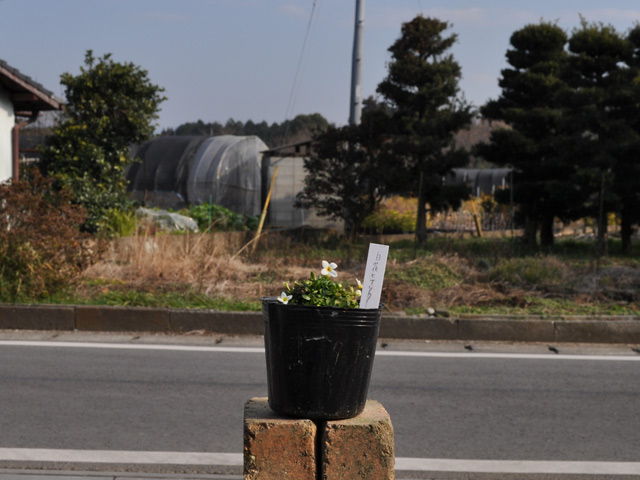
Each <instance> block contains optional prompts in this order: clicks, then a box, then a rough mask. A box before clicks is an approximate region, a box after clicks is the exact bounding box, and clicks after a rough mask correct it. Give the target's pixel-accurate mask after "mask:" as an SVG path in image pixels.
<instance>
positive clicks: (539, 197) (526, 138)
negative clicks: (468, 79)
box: [476, 22, 576, 245]
mask: <svg viewBox="0 0 640 480" xmlns="http://www.w3.org/2000/svg"><path fill="white" fill-rule="evenodd" d="M510 43H511V47H512V48H511V49H509V50H508V51H507V53H506V57H507V61H508V63H509V65H510V67H509V68H506V69H504V70H502V77H501V78H500V80H499V85H500V87H501V89H502V93H501V95H500V97H499V98H498V99H497V100H492V101H489V102H488V103H487V104H486V105H485V106H484V107H482V109H481V112H482V114H483V115H484V116H485V117H486V118H488V119H490V120H502V121H504V122H505V123H506V124H507V126H508V128H503V129H498V130H495V131H493V132H492V133H491V141H490V143H489V144H480V145H479V146H478V147H477V148H476V153H477V154H478V155H480V156H482V157H483V158H485V159H486V160H488V161H490V162H492V163H494V164H496V165H501V166H509V167H512V168H513V170H514V172H513V177H512V179H513V181H512V185H511V186H510V187H509V188H510V189H511V188H512V189H513V190H512V191H511V192H502V195H500V196H499V198H500V199H501V200H502V201H504V202H506V201H509V200H510V198H511V197H512V198H513V201H514V203H515V204H516V205H517V206H518V212H519V215H520V216H521V217H522V220H524V224H525V240H526V242H527V243H528V244H530V245H536V243H537V240H536V235H537V231H538V228H540V231H541V235H540V236H541V242H542V244H543V245H550V244H552V243H553V238H554V237H553V224H554V218H555V217H556V216H565V217H567V216H568V215H569V213H570V211H571V208H570V204H571V202H572V201H576V200H575V199H572V196H573V191H574V189H573V187H572V185H571V183H570V182H571V179H572V177H573V173H574V168H573V161H572V159H570V158H566V157H565V158H563V157H562V156H561V155H559V152H561V151H562V148H563V147H562V143H563V138H562V137H561V136H560V135H559V129H560V122H561V119H562V110H561V108H560V106H559V105H558V102H557V97H558V94H559V92H561V91H563V90H564V89H565V85H564V83H563V82H562V80H561V79H560V75H561V70H562V68H563V67H564V65H565V62H566V58H567V55H566V52H565V45H566V43H567V35H566V33H565V32H564V31H563V30H562V29H561V28H560V27H558V26H557V25H555V24H552V23H544V22H541V23H540V24H532V25H527V26H525V27H524V28H522V29H520V30H517V31H516V32H514V33H513V35H512V36H511V39H510Z"/></svg>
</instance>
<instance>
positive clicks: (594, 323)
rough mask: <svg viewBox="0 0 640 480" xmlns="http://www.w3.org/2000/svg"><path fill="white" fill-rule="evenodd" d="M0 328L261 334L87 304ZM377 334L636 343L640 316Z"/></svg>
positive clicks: (486, 322)
mask: <svg viewBox="0 0 640 480" xmlns="http://www.w3.org/2000/svg"><path fill="white" fill-rule="evenodd" d="M0 330H60V331H74V330H78V331H87V332H174V333H185V332H190V331H194V330H202V331H205V332H213V333H219V334H226V335H262V334H263V331H264V329H263V319H262V313H261V312H220V311H217V310H186V309H168V308H144V307H108V306H86V305H77V306H73V305H11V304H2V305H0ZM380 338H389V339H398V340H399V339H415V340H460V341H469V342H471V341H503V342H532V343H605V344H606V343H611V344H640V317H632V316H609V315H607V316H605V315H603V316H593V317H585V316H557V317H542V316H502V315H463V316H460V317H450V318H444V317H413V316H404V315H383V316H382V322H381V325H380Z"/></svg>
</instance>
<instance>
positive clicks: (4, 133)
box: [0, 86, 15, 182]
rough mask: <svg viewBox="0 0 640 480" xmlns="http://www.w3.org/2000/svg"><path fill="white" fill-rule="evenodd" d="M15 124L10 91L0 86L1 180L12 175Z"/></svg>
mask: <svg viewBox="0 0 640 480" xmlns="http://www.w3.org/2000/svg"><path fill="white" fill-rule="evenodd" d="M14 125H15V116H14V114H13V104H12V103H11V99H10V97H9V92H7V91H6V90H5V89H3V88H2V86H0V182H4V181H5V180H8V179H10V178H11V176H12V173H13V172H12V169H13V156H12V148H11V143H12V129H13V126H14Z"/></svg>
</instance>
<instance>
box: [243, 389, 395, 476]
mask: <svg viewBox="0 0 640 480" xmlns="http://www.w3.org/2000/svg"><path fill="white" fill-rule="evenodd" d="M394 459H395V448H394V440H393V426H392V424H391V418H390V417H389V414H388V413H387V411H386V410H385V409H384V407H383V406H382V405H381V404H380V403H379V402H377V401H375V400H368V401H367V404H366V406H365V409H364V411H363V412H362V413H361V414H360V415H358V416H357V417H354V418H349V419H346V420H331V421H326V422H313V421H311V420H307V419H296V418H291V417H287V416H284V415H280V414H278V413H276V412H274V411H272V410H271V409H270V408H269V404H268V401H267V398H265V397H256V398H252V399H251V400H249V401H248V402H247V403H246V404H245V410H244V479H245V480H276V479H277V480H286V479H292V480H294V479H295V480H307V479H308V480H317V479H318V478H320V479H323V480H333V479H344V480H350V479H354V480H355V479H358V480H361V479H370V480H373V479H375V480H393V479H394V478H395V471H394V466H395V460H394Z"/></svg>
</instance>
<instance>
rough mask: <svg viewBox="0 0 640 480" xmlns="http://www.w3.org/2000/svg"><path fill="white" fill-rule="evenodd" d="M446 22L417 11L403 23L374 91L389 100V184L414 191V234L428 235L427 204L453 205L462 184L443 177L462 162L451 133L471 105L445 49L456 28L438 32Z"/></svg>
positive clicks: (434, 207) (464, 193)
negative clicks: (452, 183) (449, 183)
mask: <svg viewBox="0 0 640 480" xmlns="http://www.w3.org/2000/svg"><path fill="white" fill-rule="evenodd" d="M447 28H449V24H448V23H447V22H442V21H440V20H437V19H434V18H425V17H423V16H421V15H420V16H418V17H416V18H415V19H413V20H412V21H410V22H408V23H405V24H403V26H402V32H401V36H400V38H398V40H396V42H395V43H394V44H393V45H392V46H391V47H390V48H389V52H391V57H392V59H391V61H390V62H389V64H388V75H387V77H386V78H385V79H384V80H383V81H382V82H381V83H380V84H379V85H378V89H377V91H378V93H380V94H381V95H382V97H383V98H384V100H385V101H386V102H387V103H388V104H389V107H390V109H391V111H392V112H393V113H392V120H393V122H392V125H393V128H392V129H390V130H389V131H388V132H386V133H387V135H388V136H389V138H390V139H391V148H392V150H393V152H394V157H393V161H392V162H391V163H390V164H389V165H388V167H389V168H388V169H387V181H388V187H389V188H390V189H391V190H394V191H396V192H398V193H401V194H412V195H416V196H419V197H420V198H419V199H418V219H417V225H416V235H417V238H418V241H419V243H420V244H424V243H425V242H426V238H427V230H426V207H427V203H428V204H429V208H430V210H431V212H437V211H443V210H447V209H448V208H454V209H455V208H458V207H459V206H460V205H461V202H462V200H463V199H464V198H465V197H468V195H469V190H468V188H467V187H466V186H464V185H462V186H460V185H457V186H446V185H444V184H443V180H442V179H443V177H444V176H446V175H447V173H449V172H450V171H451V169H453V168H456V167H462V166H465V165H466V164H467V162H468V153H467V152H466V151H464V150H460V149H457V148H456V147H455V145H454V134H455V133H456V132H457V131H458V130H460V129H461V128H464V127H466V126H467V125H468V124H469V123H470V122H471V116H472V115H471V109H470V107H469V106H468V105H467V104H466V102H465V101H464V100H463V99H461V98H460V96H459V88H458V82H459V80H460V77H461V69H460V66H459V64H458V63H457V62H456V61H455V60H454V58H453V55H451V54H450V53H447V52H448V51H449V49H450V48H451V46H452V45H453V44H454V43H455V42H456V39H457V36H456V35H455V34H452V35H449V36H443V32H444V31H445V30H446V29H447Z"/></svg>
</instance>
